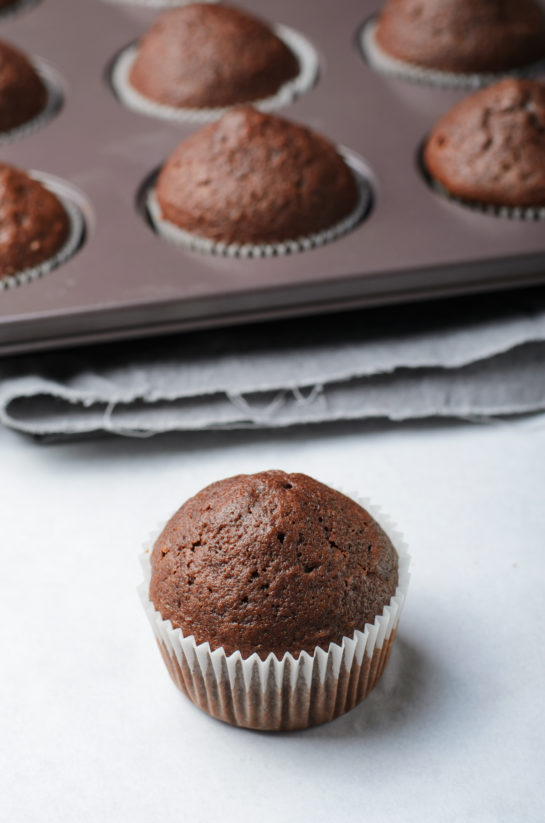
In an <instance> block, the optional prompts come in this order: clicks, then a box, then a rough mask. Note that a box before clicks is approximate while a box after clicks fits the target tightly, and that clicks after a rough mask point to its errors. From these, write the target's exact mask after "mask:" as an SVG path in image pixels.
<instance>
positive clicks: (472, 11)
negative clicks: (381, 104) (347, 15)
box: [362, 0, 545, 87]
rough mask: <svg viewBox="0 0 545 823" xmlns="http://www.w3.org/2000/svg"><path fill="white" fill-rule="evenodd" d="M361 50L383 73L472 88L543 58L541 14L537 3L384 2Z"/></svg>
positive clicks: (476, 0)
mask: <svg viewBox="0 0 545 823" xmlns="http://www.w3.org/2000/svg"><path fill="white" fill-rule="evenodd" d="M362 46H363V50H364V53H365V54H366V56H367V58H368V60H369V62H370V63H371V65H372V66H373V67H374V68H376V69H378V70H379V71H384V72H385V73H387V74H394V75H398V76H401V77H405V78H407V79H412V80H417V81H421V82H430V83H435V84H438V85H445V86H457V85H458V86H463V85H466V86H473V87H475V86H478V85H484V84H485V83H487V82H492V81H493V80H494V79H497V75H501V74H505V73H508V72H520V71H525V70H527V69H529V68H530V67H533V66H535V64H536V61H541V60H543V59H544V58H545V12H544V10H543V8H542V7H541V6H540V4H539V3H538V2H536V0H520V2H516V3H515V2H505V0H388V2H386V3H385V5H384V8H383V11H382V12H381V14H380V15H379V17H378V20H374V21H372V22H371V23H370V24H368V25H367V26H366V27H365V29H364V30H363V34H362Z"/></svg>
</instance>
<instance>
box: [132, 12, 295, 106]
mask: <svg viewBox="0 0 545 823" xmlns="http://www.w3.org/2000/svg"><path fill="white" fill-rule="evenodd" d="M298 72H299V64H298V61H297V58H296V57H295V55H294V54H293V53H292V51H291V50H290V49H289V48H288V47H287V46H286V44H285V43H284V42H283V41H282V40H281V39H280V38H279V37H277V36H276V34H274V32H273V31H272V30H271V29H270V28H269V26H267V25H266V24H265V23H262V22H261V21H260V20H257V19H256V18H254V17H252V16H251V15H249V14H246V13H245V12H243V11H240V10H239V9H236V8H233V7H231V6H226V5H223V4H221V5H215V4H209V3H191V4H190V5H187V6H181V7H180V8H176V9H173V10H171V11H168V12H166V13H164V14H162V15H161V16H160V17H159V19H158V20H157V22H156V23H155V24H154V26H153V27H152V28H151V30H150V31H149V32H148V34H147V35H145V36H144V38H143V39H142V42H141V44H140V47H139V50H138V55H137V57H136V60H135V61H134V64H133V66H132V70H131V72H130V83H131V84H132V86H133V87H134V88H135V89H136V90H137V91H138V92H140V94H142V95H144V96H145V97H147V98H149V99H150V100H154V101H155V102H157V103H161V104H163V105H167V106H176V107H186V108H221V107H225V106H232V105H234V104H236V103H245V102H249V101H253V100H260V99H262V98H265V97H269V96H270V95H273V94H275V93H276V92H277V91H278V89H279V88H280V87H281V86H282V85H283V84H284V83H287V82H288V81H289V80H291V79H292V78H294V77H295V76H296V75H297V74H298Z"/></svg>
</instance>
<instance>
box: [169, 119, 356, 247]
mask: <svg viewBox="0 0 545 823" xmlns="http://www.w3.org/2000/svg"><path fill="white" fill-rule="evenodd" d="M156 196H157V201H158V203H159V206H160V209H161V211H162V214H163V217H164V218H165V219H166V220H168V221H170V222H171V223H174V224H175V225H176V226H179V227H180V228H183V229H185V230H186V231H188V232H190V233H192V234H195V235H199V236H203V237H206V238H209V239H211V240H215V241H218V242H224V243H238V244H244V243H253V244H265V243H275V242H280V241H283V240H289V239H295V238H298V237H302V236H305V235H307V234H311V233H313V232H319V231H322V230H323V229H326V228H329V227H331V226H333V225H334V224H335V223H337V222H338V221H340V220H341V219H342V218H344V217H345V216H347V215H348V214H349V213H350V212H351V211H353V209H354V207H355V205H356V204H357V201H358V188H357V184H356V181H355V178H354V175H353V173H352V171H351V170H350V169H349V167H348V166H347V165H346V163H345V162H344V160H343V159H342V157H341V156H340V155H339V154H338V152H337V150H336V149H335V147H334V146H333V145H332V144H331V143H329V142H328V141H327V140H325V139H324V138H323V137H320V136H319V135H317V134H315V133H313V132H312V131H310V130H309V129H307V128H305V127H303V126H300V125H296V124H295V123H292V122H290V121H288V120H284V119H283V118H280V117H277V116H274V115H271V114H262V113H261V112H258V111H256V110H255V109H253V108H251V107H250V106H242V107H237V108H235V109H231V110H230V111H228V112H227V113H226V114H225V115H224V116H223V117H222V118H221V119H220V120H219V121H218V122H217V123H214V124H212V125H210V126H207V127H206V128H204V129H203V130H201V131H200V132H197V133H196V134H194V135H191V136H190V137H188V138H187V139H186V140H184V141H183V142H182V143H180V145H179V146H178V148H177V149H176V150H175V152H174V153H173V154H172V156H171V157H170V158H169V160H168V161H167V162H166V164H165V166H164V167H163V169H162V171H161V173H160V175H159V179H158V182H157V186H156Z"/></svg>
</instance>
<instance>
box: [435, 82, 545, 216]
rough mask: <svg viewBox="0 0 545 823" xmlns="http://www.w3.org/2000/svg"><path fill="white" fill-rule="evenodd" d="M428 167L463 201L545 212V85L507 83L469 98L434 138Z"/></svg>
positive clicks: (451, 113) (444, 120) (445, 119)
mask: <svg viewBox="0 0 545 823" xmlns="http://www.w3.org/2000/svg"><path fill="white" fill-rule="evenodd" d="M424 163H425V166H426V168H427V170H428V172H429V174H430V175H431V177H432V178H433V179H434V180H436V181H438V182H439V183H440V184H441V185H442V186H443V187H444V188H445V189H446V190H447V191H448V192H450V193H451V194H452V195H454V196H455V197H459V198H461V199H462V200H468V201H472V202H475V203H481V204H486V205H492V206H498V207H502V206H507V207H514V208H516V207H522V208H531V207H543V206H545V83H542V82H539V81H537V80H515V79H505V80H502V81H500V82H499V83H497V84H495V85H493V86H489V87H488V88H486V89H483V90H482V91H479V92H477V93H476V94H473V95H471V96H470V97H468V98H466V99H465V100H463V101H462V102H461V103H459V104H458V105H457V106H455V107H454V108H453V109H451V111H449V112H448V113H447V114H446V115H445V116H444V117H443V118H442V119H441V120H439V122H438V123H437V125H436V126H435V128H434V129H433V131H432V132H431V134H430V136H429V138H428V140H427V143H426V146H425V150H424Z"/></svg>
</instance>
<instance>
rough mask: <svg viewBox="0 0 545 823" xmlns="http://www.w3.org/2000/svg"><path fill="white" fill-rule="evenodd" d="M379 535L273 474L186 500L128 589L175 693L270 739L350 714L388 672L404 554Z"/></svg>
mask: <svg viewBox="0 0 545 823" xmlns="http://www.w3.org/2000/svg"><path fill="white" fill-rule="evenodd" d="M366 505H367V504H366ZM380 519H381V520H382V521H383V522H384V517H383V516H382V515H381V516H380ZM387 528H388V533H386V531H384V529H383V528H382V527H381V526H380V525H379V524H378V523H377V521H376V520H375V519H374V518H373V517H372V516H371V514H370V513H369V512H368V511H367V510H366V509H365V508H363V507H362V506H361V505H359V504H358V503H356V502H355V501H354V500H351V499H350V498H348V497H346V496H345V495H343V494H341V493H340V492H338V491H335V490H333V489H331V488H329V487H327V486H325V485H323V484H322V483H319V482H317V481H316V480H313V479H312V478H310V477H307V476H306V475H303V474H286V473H285V472H282V471H267V472H261V473H260V474H255V475H239V476H237V477H232V478H229V479H227V480H222V481H219V482H217V483H214V484H212V485H211V486H208V487H207V488H205V489H203V490H202V491H201V492H199V493H198V494H197V495H196V496H195V497H193V498H191V499H190V500H188V501H187V502H186V503H185V504H184V505H183V506H182V507H181V508H180V509H179V510H178V512H176V514H175V515H174V516H173V517H172V518H171V520H170V521H169V522H168V523H167V525H166V526H165V528H164V529H163V531H162V532H161V534H160V536H159V537H158V538H157V540H156V541H155V545H154V547H153V549H152V551H151V553H150V552H148V553H146V555H145V556H144V572H145V581H144V584H143V586H142V587H141V590H140V591H141V596H142V601H143V604H144V608H145V610H146V613H147V615H148V617H149V620H150V623H151V626H152V629H153V632H154V634H155V638H156V640H157V643H158V645H159V649H160V651H161V654H162V656H163V658H164V661H165V663H166V665H167V668H168V671H169V673H170V675H171V677H172V679H173V680H174V682H175V684H176V685H177V686H178V688H179V689H180V690H181V691H182V692H183V693H184V694H185V695H186V696H187V697H189V699H190V700H192V701H193V702H194V703H195V704H196V705H197V706H199V707H200V708H201V709H203V710H204V711H205V712H207V713H208V714H210V715H212V716H213V717H216V718H217V719H219V720H223V721H225V722H227V723H231V724H233V725H237V726H242V727H246V728H252V729H262V730H270V731H279V730H291V729H304V728H307V727H309V726H314V725H317V724H318V723H323V722H326V721H328V720H332V719H333V718H335V717H338V716H339V715H341V714H343V713H344V712H347V711H349V710H350V709H352V708H353V707H354V706H356V705H357V704H358V703H359V702H360V701H361V700H363V698H364V697H366V695H367V694H369V692H370V691H371V690H372V689H373V687H374V686H375V684H376V683H377V681H378V679H379V678H380V676H381V674H382V671H383V669H384V667H385V665H386V663H387V661H388V657H389V655H390V651H391V648H392V644H393V642H394V638H395V634H396V631H397V625H398V621H399V617H400V612H401V608H402V605H403V602H404V599H405V595H406V591H407V585H408V555H407V553H406V549H405V547H404V545H403V541H402V540H401V538H400V537H399V535H397V534H396V532H395V530H393V529H392V528H391V527H389V526H388V527H387ZM392 541H393V542H392ZM394 543H395V546H394Z"/></svg>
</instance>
